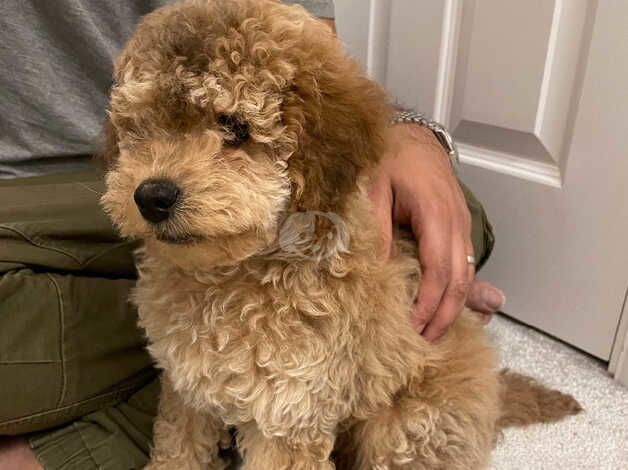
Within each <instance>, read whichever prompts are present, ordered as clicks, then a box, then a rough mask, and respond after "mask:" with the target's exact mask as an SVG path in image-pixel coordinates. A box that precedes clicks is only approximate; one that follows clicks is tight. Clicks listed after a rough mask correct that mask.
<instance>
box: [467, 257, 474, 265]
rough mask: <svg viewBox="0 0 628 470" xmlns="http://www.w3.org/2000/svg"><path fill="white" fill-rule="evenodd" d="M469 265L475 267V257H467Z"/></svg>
mask: <svg viewBox="0 0 628 470" xmlns="http://www.w3.org/2000/svg"><path fill="white" fill-rule="evenodd" d="M467 263H468V264H472V265H474V266H475V256H473V255H467Z"/></svg>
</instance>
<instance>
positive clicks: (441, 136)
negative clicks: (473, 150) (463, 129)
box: [391, 110, 460, 170]
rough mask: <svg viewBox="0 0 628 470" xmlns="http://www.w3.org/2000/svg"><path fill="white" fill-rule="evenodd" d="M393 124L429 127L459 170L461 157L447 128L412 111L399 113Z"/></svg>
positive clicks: (394, 117) (455, 167)
mask: <svg viewBox="0 0 628 470" xmlns="http://www.w3.org/2000/svg"><path fill="white" fill-rule="evenodd" d="M391 123H392V124H418V125H420V126H423V127H427V128H428V129H429V130H431V131H432V133H433V134H434V136H435V137H436V139H438V142H439V143H440V144H441V145H442V146H443V148H444V149H445V151H446V152H447V156H448V157H449V163H450V164H451V167H452V168H453V169H454V170H455V169H457V168H458V164H459V163H460V155H459V154H458V149H457V147H456V143H455V142H454V139H453V138H452V137H451V134H450V133H449V132H448V131H447V129H446V128H445V126H443V125H442V124H440V123H438V122H436V121H433V120H431V119H427V118H426V117H425V116H424V115H423V114H421V113H417V112H416V111H412V110H402V111H397V112H396V113H395V115H394V116H393V119H392V122H391Z"/></svg>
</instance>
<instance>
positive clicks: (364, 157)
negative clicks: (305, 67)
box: [284, 52, 392, 213]
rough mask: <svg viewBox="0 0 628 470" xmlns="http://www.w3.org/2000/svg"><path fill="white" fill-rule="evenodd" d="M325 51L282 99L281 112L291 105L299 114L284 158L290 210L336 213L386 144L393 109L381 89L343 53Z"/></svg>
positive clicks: (285, 114) (287, 109)
mask: <svg viewBox="0 0 628 470" xmlns="http://www.w3.org/2000/svg"><path fill="white" fill-rule="evenodd" d="M330 56H331V57H330V60H326V61H325V63H323V64H320V62H319V65H318V67H317V68H316V69H314V70H311V71H310V73H309V74H308V73H301V74H299V75H298V77H297V78H296V79H295V84H294V88H293V90H294V94H293V95H292V96H291V97H288V100H287V102H285V103H284V105H285V106H284V108H285V111H286V112H285V113H284V116H285V117H288V116H289V115H291V114H292V115H294V114H296V113H297V111H294V109H295V108H296V109H297V110H298V113H299V114H300V118H301V119H300V120H301V128H302V132H301V133H300V137H299V143H298V149H297V151H296V152H295V154H294V155H293V156H292V157H290V159H289V160H288V168H289V172H290V176H291V179H292V181H293V184H294V185H295V190H294V191H293V208H294V209H295V210H321V211H327V212H338V213H341V212H342V209H343V205H344V202H345V200H346V199H347V196H348V195H349V194H350V193H352V192H353V191H355V189H356V188H357V182H358V177H359V175H360V174H362V173H364V171H365V170H366V169H368V168H369V167H372V166H374V165H375V164H376V163H377V162H378V161H379V159H380V158H381V156H382V153H383V152H384V148H385V145H384V142H385V133H386V129H387V127H388V123H389V121H390V115H391V110H392V108H391V107H390V106H389V104H388V101H387V99H386V95H385V93H384V91H383V90H382V89H381V88H380V87H379V85H377V84H376V83H374V82H372V81H371V80H369V79H368V78H367V77H366V76H365V75H364V74H363V72H362V71H361V70H360V67H359V66H358V65H357V64H356V63H355V62H354V61H353V60H351V59H349V58H347V57H346V56H345V55H344V53H342V52H341V53H338V54H333V53H332V54H330ZM334 56H335V57H334ZM290 108H292V109H293V111H292V112H290V111H289V110H290Z"/></svg>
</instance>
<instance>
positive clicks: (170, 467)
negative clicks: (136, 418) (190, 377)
mask: <svg viewBox="0 0 628 470" xmlns="http://www.w3.org/2000/svg"><path fill="white" fill-rule="evenodd" d="M223 433H224V426H223V425H222V422H220V421H219V420H217V419H216V418H215V417H213V416H210V415H208V414H201V413H200V412H198V411H196V410H193V409H191V408H189V407H187V406H185V404H184V403H183V400H182V399H181V397H180V396H179V394H178V393H176V392H175V391H174V390H172V387H171V385H170V381H169V380H168V379H167V378H166V377H165V374H162V379H161V396H160V398H159V410H158V412H157V417H156V418H155V424H154V426H153V434H154V437H153V449H152V451H151V461H150V463H149V464H148V466H146V467H145V468H146V469H147V470H201V469H202V470H207V469H209V470H222V469H224V467H225V466H224V463H223V462H222V460H221V459H220V457H219V456H218V447H219V442H220V439H221V437H222V435H223Z"/></svg>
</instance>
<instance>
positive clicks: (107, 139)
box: [98, 114, 120, 170]
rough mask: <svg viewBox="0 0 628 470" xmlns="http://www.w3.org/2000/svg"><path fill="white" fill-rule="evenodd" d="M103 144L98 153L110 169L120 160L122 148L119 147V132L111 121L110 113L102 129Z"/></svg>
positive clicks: (107, 168) (106, 167)
mask: <svg viewBox="0 0 628 470" xmlns="http://www.w3.org/2000/svg"><path fill="white" fill-rule="evenodd" d="M101 140H102V144H101V150H100V153H99V155H98V157H99V160H100V161H101V162H102V163H104V166H105V169H106V170H109V169H110V168H112V167H113V165H114V164H115V162H116V161H117V160H118V156H119V154H120V149H119V148H118V133H117V131H116V128H115V127H114V126H113V123H112V122H111V118H110V116H109V114H107V119H106V120H105V122H104V125H103V129H102V137H101Z"/></svg>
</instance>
